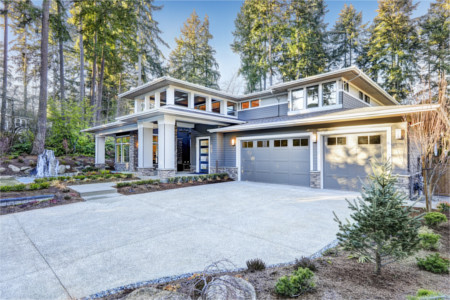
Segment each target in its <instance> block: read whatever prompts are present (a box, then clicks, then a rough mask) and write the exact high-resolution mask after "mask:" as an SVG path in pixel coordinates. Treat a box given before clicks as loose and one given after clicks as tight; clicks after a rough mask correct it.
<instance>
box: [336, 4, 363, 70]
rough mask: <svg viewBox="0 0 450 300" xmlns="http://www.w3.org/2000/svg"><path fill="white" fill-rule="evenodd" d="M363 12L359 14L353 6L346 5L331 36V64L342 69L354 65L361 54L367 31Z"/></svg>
mask: <svg viewBox="0 0 450 300" xmlns="http://www.w3.org/2000/svg"><path fill="white" fill-rule="evenodd" d="M364 27H365V25H364V24H362V12H357V11H356V9H355V8H354V7H353V5H352V4H350V5H347V4H344V8H343V9H342V11H341V12H340V13H339V19H338V20H337V21H336V24H335V25H334V27H333V29H332V31H331V32H330V35H331V44H330V48H331V54H330V60H331V64H332V65H334V66H336V67H338V68H341V67H344V68H345V67H349V66H351V65H353V64H354V63H355V61H356V58H357V57H358V55H359V54H360V52H361V51H360V49H361V42H362V37H363V34H364V30H365V28H364Z"/></svg>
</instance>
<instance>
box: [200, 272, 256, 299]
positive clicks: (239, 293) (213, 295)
mask: <svg viewBox="0 0 450 300" xmlns="http://www.w3.org/2000/svg"><path fill="white" fill-rule="evenodd" d="M209 284H210V286H209V287H208V289H207V290H206V299H207V300H256V292H255V288H254V287H253V285H251V284H250V283H249V282H248V281H246V280H244V279H242V278H238V277H233V276H230V275H225V276H221V277H219V278H217V279H215V280H214V281H212V282H210V283H209ZM199 299H201V298H199Z"/></svg>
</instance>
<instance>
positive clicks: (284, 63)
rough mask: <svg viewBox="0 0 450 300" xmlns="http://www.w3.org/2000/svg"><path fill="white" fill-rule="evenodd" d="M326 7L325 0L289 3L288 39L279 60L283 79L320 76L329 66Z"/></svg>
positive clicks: (286, 30) (286, 21) (286, 26)
mask: <svg viewBox="0 0 450 300" xmlns="http://www.w3.org/2000/svg"><path fill="white" fill-rule="evenodd" d="M325 13H326V7H325V3H324V1H323V0H298V1H288V2H286V9H285V10H284V17H283V20H284V22H283V23H284V36H283V39H284V42H283V43H282V44H281V54H280V58H279V61H278V66H279V70H280V73H281V76H282V78H283V80H285V81H286V80H295V79H299V78H302V77H307V76H311V75H316V74H318V73H321V72H323V71H324V70H325V68H326V63H327V53H326V51H325V44H326V24H325V23H324V17H325Z"/></svg>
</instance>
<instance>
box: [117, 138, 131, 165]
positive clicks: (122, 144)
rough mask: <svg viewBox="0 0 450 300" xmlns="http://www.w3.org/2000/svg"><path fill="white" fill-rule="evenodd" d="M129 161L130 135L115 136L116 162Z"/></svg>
mask: <svg viewBox="0 0 450 300" xmlns="http://www.w3.org/2000/svg"><path fill="white" fill-rule="evenodd" d="M129 161H130V137H129V136H121V137H117V138H116V162H117V163H127V162H129Z"/></svg>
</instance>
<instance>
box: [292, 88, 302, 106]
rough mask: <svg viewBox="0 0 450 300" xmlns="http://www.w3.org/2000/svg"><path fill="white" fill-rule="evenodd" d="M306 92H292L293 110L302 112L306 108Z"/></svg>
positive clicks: (299, 90)
mask: <svg viewBox="0 0 450 300" xmlns="http://www.w3.org/2000/svg"><path fill="white" fill-rule="evenodd" d="M304 100H305V92H304V89H297V90H293V91H292V110H300V109H303V107H304Z"/></svg>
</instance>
